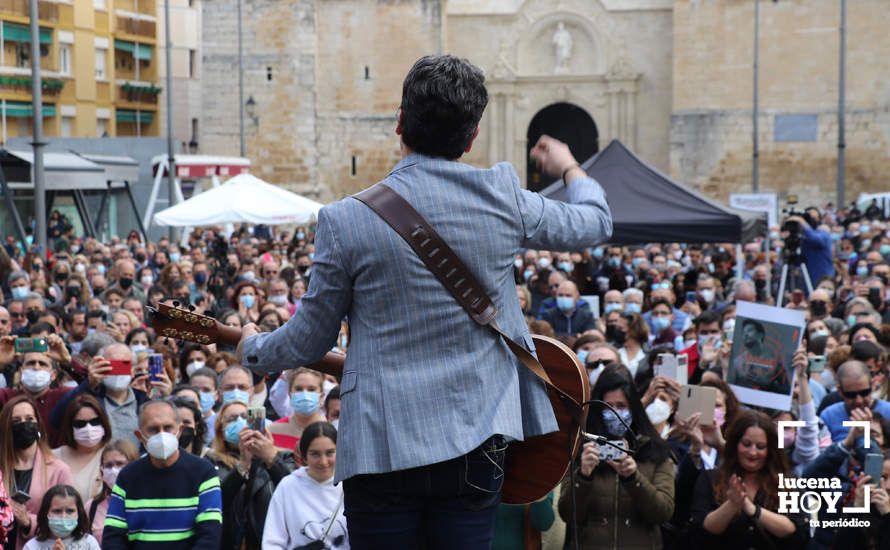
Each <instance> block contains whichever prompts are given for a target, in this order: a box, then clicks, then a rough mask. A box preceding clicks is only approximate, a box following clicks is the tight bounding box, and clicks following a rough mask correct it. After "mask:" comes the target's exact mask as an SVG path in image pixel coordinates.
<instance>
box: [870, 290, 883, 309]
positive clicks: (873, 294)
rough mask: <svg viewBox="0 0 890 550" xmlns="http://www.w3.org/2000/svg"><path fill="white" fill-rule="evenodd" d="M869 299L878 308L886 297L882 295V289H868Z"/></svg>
mask: <svg viewBox="0 0 890 550" xmlns="http://www.w3.org/2000/svg"><path fill="white" fill-rule="evenodd" d="M868 301H869V302H871V305H873V306H875V307H876V308H878V307H881V302H883V301H884V297H883V296H881V289H880V288H870V289H868Z"/></svg>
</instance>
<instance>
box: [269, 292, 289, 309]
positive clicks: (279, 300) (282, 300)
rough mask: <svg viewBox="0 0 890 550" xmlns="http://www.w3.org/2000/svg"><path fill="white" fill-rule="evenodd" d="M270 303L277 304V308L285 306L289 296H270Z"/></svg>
mask: <svg viewBox="0 0 890 550" xmlns="http://www.w3.org/2000/svg"><path fill="white" fill-rule="evenodd" d="M269 301H270V302H272V303H273V304H275V305H276V306H283V305H284V304H286V303H287V295H286V294H282V295H280V296H269Z"/></svg>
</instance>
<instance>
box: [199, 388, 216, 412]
mask: <svg viewBox="0 0 890 550" xmlns="http://www.w3.org/2000/svg"><path fill="white" fill-rule="evenodd" d="M198 399H199V400H200V401H201V412H202V413H204V414H207V413H208V412H210V410H211V409H212V408H213V405H215V404H216V397H215V396H214V395H213V392H212V391H202V392H198Z"/></svg>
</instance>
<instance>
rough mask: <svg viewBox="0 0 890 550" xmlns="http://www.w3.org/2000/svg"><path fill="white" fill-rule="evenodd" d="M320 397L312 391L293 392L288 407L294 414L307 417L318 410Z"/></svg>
mask: <svg viewBox="0 0 890 550" xmlns="http://www.w3.org/2000/svg"><path fill="white" fill-rule="evenodd" d="M319 400H320V396H319V395H318V393H317V392H314V391H298V392H294V394H293V395H291V397H290V406H291V408H292V409H293V410H294V412H295V413H297V414H299V415H302V416H309V415H311V414H313V413H314V412H316V411H317V410H318V402H319Z"/></svg>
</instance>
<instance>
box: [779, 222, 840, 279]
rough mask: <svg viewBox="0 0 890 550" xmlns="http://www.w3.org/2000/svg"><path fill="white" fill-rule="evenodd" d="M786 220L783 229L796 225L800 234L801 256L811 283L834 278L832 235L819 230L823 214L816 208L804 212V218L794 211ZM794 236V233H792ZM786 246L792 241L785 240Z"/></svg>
mask: <svg viewBox="0 0 890 550" xmlns="http://www.w3.org/2000/svg"><path fill="white" fill-rule="evenodd" d="M791 213H792V215H791V216H788V217H787V218H785V224H784V226H783V229H786V230H790V229H791V228H792V224H796V225H797V227H795V228H794V229H796V230H797V231H799V232H800V237H801V240H800V255H801V256H802V257H803V260H804V262H805V263H806V266H807V271H809V272H810V281H818V280H819V279H821V278H822V277H825V276H829V277H833V276H834V265H833V263H832V257H831V234H830V233H829V232H827V231H824V230H822V229H818V227H819V225H820V224H821V223H822V214H821V213H820V212H819V209H818V208H816V207H815V206H810V207H808V208H807V209H806V210H804V214H803V216H798V215H796V214H795V212H794V211H792V212H791ZM792 234H794V232H792ZM785 241H786V242H785V244H786V246H788V245H789V241H790V239H785Z"/></svg>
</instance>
